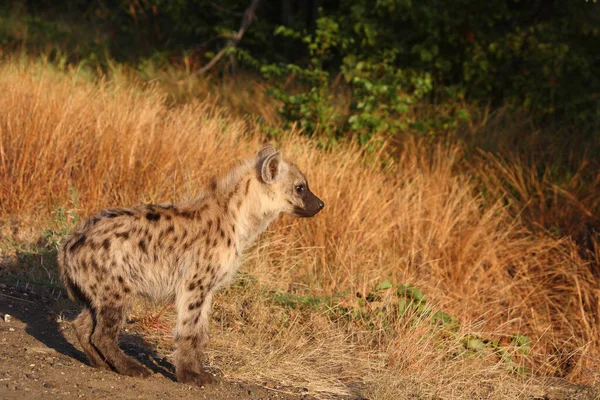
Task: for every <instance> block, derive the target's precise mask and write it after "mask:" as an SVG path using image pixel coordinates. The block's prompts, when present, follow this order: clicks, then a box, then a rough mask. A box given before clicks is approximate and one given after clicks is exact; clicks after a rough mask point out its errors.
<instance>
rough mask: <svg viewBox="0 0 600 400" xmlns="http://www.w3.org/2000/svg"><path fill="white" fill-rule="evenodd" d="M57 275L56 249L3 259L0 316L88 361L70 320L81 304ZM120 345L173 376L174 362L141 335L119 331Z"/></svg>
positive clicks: (154, 369)
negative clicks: (70, 297) (23, 325)
mask: <svg viewBox="0 0 600 400" xmlns="http://www.w3.org/2000/svg"><path fill="white" fill-rule="evenodd" d="M59 276H60V274H59V273H58V266H57V264H56V250H55V249H48V248H40V249H39V250H37V251H35V252H23V253H19V254H18V255H17V258H16V259H10V260H7V259H6V258H5V259H4V260H2V261H1V262H0V285H1V287H0V316H4V315H6V314H9V315H11V316H12V317H13V318H16V319H19V320H21V321H22V322H24V323H25V324H26V325H27V327H26V330H25V332H26V333H27V334H29V335H31V336H32V337H34V338H35V339H37V340H38V341H39V342H41V343H43V344H44V345H45V346H47V347H48V348H51V349H53V350H55V351H56V352H58V353H60V354H63V355H65V356H67V357H70V358H73V359H75V360H77V361H80V362H82V363H84V364H86V365H89V362H88V360H87V358H86V356H85V353H83V352H82V351H81V350H79V348H78V347H76V346H79V344H78V343H77V339H76V337H75V335H74V332H73V330H72V327H71V324H70V322H71V321H72V320H73V319H74V318H75V317H76V316H77V314H78V313H79V310H80V309H81V306H80V305H78V304H76V303H74V302H72V301H71V300H70V299H68V298H67V296H66V290H65V289H64V287H63V286H62V282H61V281H60V278H59ZM65 322H67V323H65ZM74 344H76V345H74ZM119 345H120V347H121V348H122V349H123V351H124V352H125V354H127V355H128V356H130V357H133V358H135V359H137V360H138V361H140V362H141V363H142V364H144V365H145V366H146V367H148V368H149V369H150V370H151V371H152V372H154V373H159V374H161V375H163V376H164V377H165V378H167V379H170V380H175V375H174V373H173V371H174V367H173V365H172V364H171V363H169V362H168V361H166V360H165V359H164V358H163V357H161V356H160V355H159V354H157V353H156V351H155V350H154V349H153V348H152V346H150V345H149V344H148V343H147V342H146V341H145V340H144V338H143V337H142V336H141V335H137V334H127V333H122V334H121V336H120V338H119Z"/></svg>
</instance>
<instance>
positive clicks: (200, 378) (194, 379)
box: [177, 369, 217, 386]
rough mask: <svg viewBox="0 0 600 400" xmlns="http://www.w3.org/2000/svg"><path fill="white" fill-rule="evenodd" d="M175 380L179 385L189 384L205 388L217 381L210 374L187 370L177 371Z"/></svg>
mask: <svg viewBox="0 0 600 400" xmlns="http://www.w3.org/2000/svg"><path fill="white" fill-rule="evenodd" d="M177 380H178V381H179V382H181V383H191V384H194V385H197V386H205V385H209V384H212V383H215V382H216V381H217V380H216V378H215V376H214V375H213V374H211V373H210V372H206V371H199V372H194V371H191V370H188V369H184V370H182V371H177Z"/></svg>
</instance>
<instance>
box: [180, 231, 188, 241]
mask: <svg viewBox="0 0 600 400" xmlns="http://www.w3.org/2000/svg"><path fill="white" fill-rule="evenodd" d="M187 235H188V231H187V229H184V230H183V233H182V234H181V238H182V239H185V238H186V237H187Z"/></svg>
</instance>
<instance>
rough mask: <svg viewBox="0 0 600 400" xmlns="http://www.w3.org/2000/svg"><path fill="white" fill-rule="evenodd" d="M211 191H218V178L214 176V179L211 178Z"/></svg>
mask: <svg viewBox="0 0 600 400" xmlns="http://www.w3.org/2000/svg"><path fill="white" fill-rule="evenodd" d="M210 190H212V191H213V192H214V191H215V190H217V177H216V176H213V177H212V178H210Z"/></svg>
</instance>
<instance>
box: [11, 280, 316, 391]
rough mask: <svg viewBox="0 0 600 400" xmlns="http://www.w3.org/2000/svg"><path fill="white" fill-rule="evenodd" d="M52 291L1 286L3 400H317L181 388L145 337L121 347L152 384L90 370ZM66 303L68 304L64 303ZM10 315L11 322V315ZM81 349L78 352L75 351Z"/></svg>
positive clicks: (126, 338)
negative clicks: (139, 364)
mask: <svg viewBox="0 0 600 400" xmlns="http://www.w3.org/2000/svg"><path fill="white" fill-rule="evenodd" d="M55 297H56V296H55V295H54V294H53V292H52V291H51V290H47V289H43V288H39V287H33V286H31V285H27V287H23V285H18V286H17V285H7V284H3V283H0V317H1V319H0V399H11V400H16V399H43V398H48V399H55V398H56V399H80V398H86V399H215V400H224V399H311V398H313V397H312V396H309V395H308V394H306V393H303V392H304V390H303V389H302V388H283V387H278V386H277V385H276V384H273V383H268V382H265V385H264V386H257V385H250V384H246V383H243V382H232V381H228V380H226V379H220V382H219V383H218V384H216V385H210V386H207V387H205V388H199V387H195V386H189V385H184V384H180V383H178V382H176V381H175V379H174V368H173V366H172V365H171V364H170V363H169V362H168V361H167V360H166V357H165V355H163V354H158V353H156V352H155V351H154V350H153V349H152V348H151V347H149V346H147V345H146V344H145V343H144V341H143V339H142V338H141V337H140V336H139V335H128V334H124V335H122V337H121V340H120V341H121V347H122V348H123V349H124V350H125V352H126V353H127V354H128V355H130V356H134V357H136V358H137V359H138V360H140V361H141V362H143V363H144V364H145V365H146V366H147V367H149V368H150V369H151V370H152V371H153V372H154V374H153V375H152V376H151V377H150V378H148V379H137V378H131V377H127V376H122V375H119V374H116V373H113V372H110V371H101V370H97V369H95V368H92V367H90V366H89V365H88V363H87V360H86V358H85V355H84V353H83V352H82V351H81V350H80V348H78V347H76V346H79V344H78V343H77V340H76V339H75V337H74V334H73V331H72V329H71V326H70V323H69V322H68V320H69V319H71V318H72V316H68V317H67V318H65V317H64V316H62V315H61V314H60V313H59V312H57V311H58V309H60V304H57V300H56V299H55ZM63 301H64V300H63ZM7 314H8V317H6V315H7ZM74 344H75V346H74Z"/></svg>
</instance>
